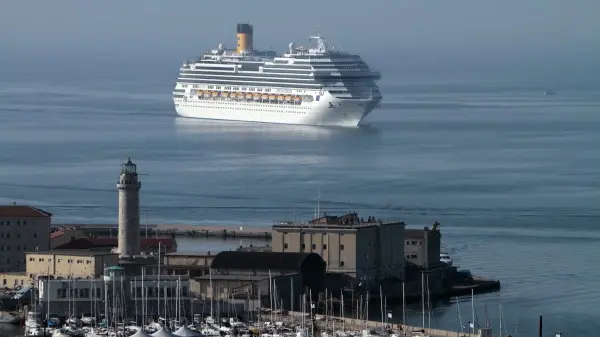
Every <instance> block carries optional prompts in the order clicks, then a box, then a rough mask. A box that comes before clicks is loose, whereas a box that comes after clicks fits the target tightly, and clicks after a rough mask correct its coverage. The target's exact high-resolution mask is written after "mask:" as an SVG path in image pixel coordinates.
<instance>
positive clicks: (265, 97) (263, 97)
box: [260, 95, 269, 100]
mask: <svg viewBox="0 0 600 337" xmlns="http://www.w3.org/2000/svg"><path fill="white" fill-rule="evenodd" d="M260 99H262V100H266V99H269V95H262V96H260Z"/></svg>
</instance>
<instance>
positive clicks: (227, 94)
mask: <svg viewBox="0 0 600 337" xmlns="http://www.w3.org/2000/svg"><path fill="white" fill-rule="evenodd" d="M221 97H229V93H228V92H227V91H224V92H222V93H221Z"/></svg>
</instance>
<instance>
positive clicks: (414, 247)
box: [404, 222, 442, 269]
mask: <svg viewBox="0 0 600 337" xmlns="http://www.w3.org/2000/svg"><path fill="white" fill-rule="evenodd" d="M441 240H442V234H441V233H440V230H439V224H438V223H437V222H436V223H435V224H434V225H433V227H432V228H431V229H429V227H424V228H423V229H414V228H407V229H406V230H405V231H404V244H405V247H404V252H405V254H406V260H407V261H408V262H410V263H412V264H414V265H417V266H419V267H422V268H426V269H427V268H434V267H439V266H440V264H441V262H440V252H441Z"/></svg>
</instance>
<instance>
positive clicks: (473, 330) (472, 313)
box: [471, 289, 475, 334]
mask: <svg viewBox="0 0 600 337" xmlns="http://www.w3.org/2000/svg"><path fill="white" fill-rule="evenodd" d="M471 315H472V316H473V317H472V318H473V321H472V322H471V328H472V331H471V332H472V333H473V334H475V296H474V292H473V289H471Z"/></svg>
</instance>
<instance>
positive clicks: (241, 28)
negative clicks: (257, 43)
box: [237, 23, 254, 53]
mask: <svg viewBox="0 0 600 337" xmlns="http://www.w3.org/2000/svg"><path fill="white" fill-rule="evenodd" d="M253 31H254V29H253V28H252V25H251V24H248V23H238V25H237V52H238V53H241V52H249V51H252V50H254V45H253V39H252V33H253Z"/></svg>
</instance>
